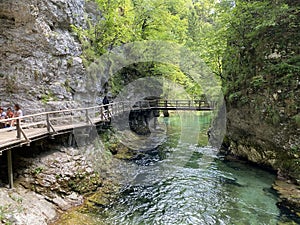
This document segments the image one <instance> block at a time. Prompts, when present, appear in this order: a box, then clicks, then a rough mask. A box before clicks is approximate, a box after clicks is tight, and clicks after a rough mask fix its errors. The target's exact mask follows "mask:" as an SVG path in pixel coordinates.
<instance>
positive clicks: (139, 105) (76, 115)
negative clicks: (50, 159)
mask: <svg viewBox="0 0 300 225" xmlns="http://www.w3.org/2000/svg"><path fill="white" fill-rule="evenodd" d="M106 107H108V110H106ZM214 108H215V105H214V104H208V103H207V102H206V101H202V100H200V101H199V100H198V101H192V100H162V99H157V100H142V101H138V102H136V103H134V104H132V102H116V103H111V104H108V105H105V106H104V105H101V106H95V107H87V108H79V109H67V110H60V111H51V112H43V113H38V114H33V115H27V116H23V117H18V118H12V119H2V120H0V123H2V124H5V123H11V122H12V120H14V121H15V124H16V126H14V127H12V128H2V129H0V155H2V153H3V152H4V151H7V161H8V174H9V183H10V187H12V186H13V172H12V158H11V150H12V149H14V148H17V147H21V146H24V145H27V146H29V145H30V143H31V142H34V141H36V140H39V139H44V138H49V137H50V138H54V137H55V136H57V135H61V134H67V133H72V132H73V131H74V129H79V128H85V127H91V126H98V125H101V124H103V123H105V122H108V121H110V119H111V117H113V116H117V115H119V114H122V113H124V112H126V111H127V112H128V111H135V110H196V111H210V110H213V109H214Z"/></svg>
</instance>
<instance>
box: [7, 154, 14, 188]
mask: <svg viewBox="0 0 300 225" xmlns="http://www.w3.org/2000/svg"><path fill="white" fill-rule="evenodd" d="M7 172H8V183H9V188H13V187H14V173H13V166H12V157H11V149H9V150H7Z"/></svg>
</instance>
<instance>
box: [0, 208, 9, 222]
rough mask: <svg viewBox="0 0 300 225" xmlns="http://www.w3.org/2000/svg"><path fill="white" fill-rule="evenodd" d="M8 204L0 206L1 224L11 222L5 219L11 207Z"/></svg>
mask: <svg viewBox="0 0 300 225" xmlns="http://www.w3.org/2000/svg"><path fill="white" fill-rule="evenodd" d="M9 207H10V206H9V205H6V206H0V222H1V224H2V223H3V224H5V225H11V224H12V222H10V221H9V220H8V219H7V216H8V214H9V213H10V211H11V209H10V208H9Z"/></svg>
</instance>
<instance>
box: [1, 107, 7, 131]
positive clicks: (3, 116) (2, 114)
mask: <svg viewBox="0 0 300 225" xmlns="http://www.w3.org/2000/svg"><path fill="white" fill-rule="evenodd" d="M0 119H6V113H5V112H4V110H3V108H2V107H0ZM5 126H6V125H5V122H3V123H0V128H4V127H5Z"/></svg>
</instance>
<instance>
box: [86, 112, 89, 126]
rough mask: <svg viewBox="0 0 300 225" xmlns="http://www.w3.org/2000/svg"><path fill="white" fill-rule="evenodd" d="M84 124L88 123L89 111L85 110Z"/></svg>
mask: <svg viewBox="0 0 300 225" xmlns="http://www.w3.org/2000/svg"><path fill="white" fill-rule="evenodd" d="M85 122H86V123H89V111H88V109H85Z"/></svg>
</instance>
